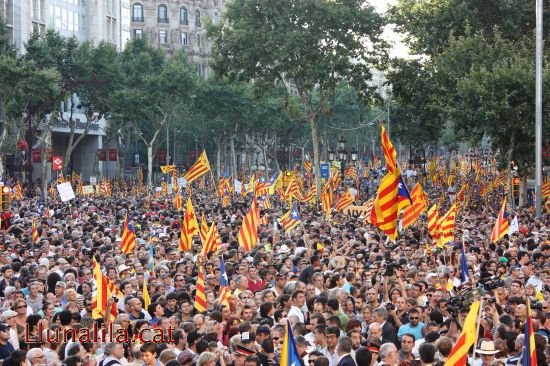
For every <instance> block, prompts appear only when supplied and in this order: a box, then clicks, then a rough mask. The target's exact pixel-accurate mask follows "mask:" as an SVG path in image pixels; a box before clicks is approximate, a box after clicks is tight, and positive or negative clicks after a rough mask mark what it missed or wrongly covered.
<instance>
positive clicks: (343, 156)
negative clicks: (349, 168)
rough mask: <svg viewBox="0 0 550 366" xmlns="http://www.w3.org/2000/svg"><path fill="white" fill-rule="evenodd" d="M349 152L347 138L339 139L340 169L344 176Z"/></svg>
mask: <svg viewBox="0 0 550 366" xmlns="http://www.w3.org/2000/svg"><path fill="white" fill-rule="evenodd" d="M347 157H348V153H347V151H346V140H344V139H343V138H341V139H340V140H339V141H338V160H339V161H340V171H341V173H342V177H344V174H345V165H346V161H347Z"/></svg>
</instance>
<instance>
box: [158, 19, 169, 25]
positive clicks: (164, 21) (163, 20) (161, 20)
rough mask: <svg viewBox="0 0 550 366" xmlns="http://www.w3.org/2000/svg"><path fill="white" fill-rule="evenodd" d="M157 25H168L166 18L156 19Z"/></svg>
mask: <svg viewBox="0 0 550 366" xmlns="http://www.w3.org/2000/svg"><path fill="white" fill-rule="evenodd" d="M157 23H165V24H168V18H158V19H157Z"/></svg>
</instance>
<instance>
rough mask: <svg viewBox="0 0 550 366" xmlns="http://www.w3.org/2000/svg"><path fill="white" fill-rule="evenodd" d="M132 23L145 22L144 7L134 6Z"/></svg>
mask: <svg viewBox="0 0 550 366" xmlns="http://www.w3.org/2000/svg"><path fill="white" fill-rule="evenodd" d="M132 22H143V5H141V4H134V6H132Z"/></svg>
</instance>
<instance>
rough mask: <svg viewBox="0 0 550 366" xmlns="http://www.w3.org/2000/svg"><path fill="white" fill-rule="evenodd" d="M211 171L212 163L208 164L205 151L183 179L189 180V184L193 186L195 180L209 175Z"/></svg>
mask: <svg viewBox="0 0 550 366" xmlns="http://www.w3.org/2000/svg"><path fill="white" fill-rule="evenodd" d="M209 171H210V163H209V162H208V157H207V156H206V151H203V152H202V154H201V155H200V156H199V158H198V160H197V161H196V162H195V164H193V166H192V167H191V168H189V170H188V171H186V172H185V174H184V175H183V177H184V178H185V180H187V184H191V182H193V181H194V180H195V179H197V178H199V177H200V176H201V175H203V174H205V173H208V172H209Z"/></svg>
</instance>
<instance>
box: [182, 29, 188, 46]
mask: <svg viewBox="0 0 550 366" xmlns="http://www.w3.org/2000/svg"><path fill="white" fill-rule="evenodd" d="M181 45H182V46H188V45H189V40H188V39H187V32H181Z"/></svg>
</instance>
